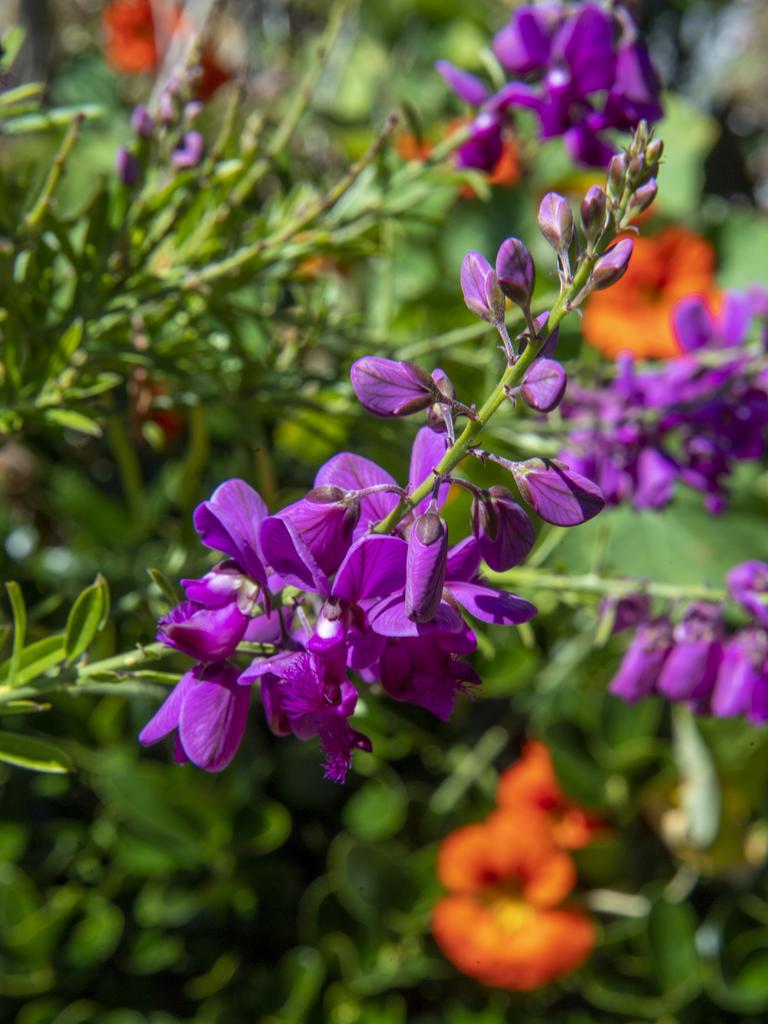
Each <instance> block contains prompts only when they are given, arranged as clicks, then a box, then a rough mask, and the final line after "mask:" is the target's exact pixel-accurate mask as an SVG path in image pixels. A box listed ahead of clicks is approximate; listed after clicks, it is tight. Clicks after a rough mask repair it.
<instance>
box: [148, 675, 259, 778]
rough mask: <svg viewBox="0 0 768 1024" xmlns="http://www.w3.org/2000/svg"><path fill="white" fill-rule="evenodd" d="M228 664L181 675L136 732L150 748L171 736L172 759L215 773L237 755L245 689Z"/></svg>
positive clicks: (247, 691)
mask: <svg viewBox="0 0 768 1024" xmlns="http://www.w3.org/2000/svg"><path fill="white" fill-rule="evenodd" d="M237 674H238V673H237V670H236V669H234V668H233V667H232V666H231V665H225V664H213V665H198V666H197V667H196V668H194V669H193V670H192V671H191V672H187V673H186V675H184V676H182V677H181V679H180V680H179V682H178V683H177V684H176V686H175V687H174V688H173V690H171V692H170V694H169V695H168V697H167V698H166V700H165V702H164V703H163V704H162V705H161V706H160V708H159V709H158V711H157V712H156V713H155V715H154V716H153V717H152V718H151V719H150V720H149V721H148V722H147V724H146V725H145V726H144V728H143V729H142V730H141V732H140V733H139V741H140V742H141V743H142V744H143V745H144V746H150V745H151V744H153V743H157V742H158V741H159V740H161V739H163V737H164V736H168V735H169V734H170V733H175V757H176V760H177V761H178V762H179V763H180V764H183V763H184V762H185V761H191V762H192V763H193V764H195V765H197V767H198V768H204V769H205V771H207V772H220V771H221V770H222V769H224V768H226V767H227V765H228V764H229V763H230V762H231V761H232V758H233V757H234V756H235V754H236V753H237V750H238V747H239V746H240V742H241V741H242V738H243V733H244V732H245V723H246V721H247V718H248V704H249V703H250V699H251V691H250V688H249V687H245V686H239V685H238V683H237Z"/></svg>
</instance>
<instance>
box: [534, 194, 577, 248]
mask: <svg viewBox="0 0 768 1024" xmlns="http://www.w3.org/2000/svg"><path fill="white" fill-rule="evenodd" d="M539 230H540V231H541V233H542V235H544V237H545V238H546V240H547V241H548V242H549V244H550V245H551V246H552V248H553V249H555V250H556V251H557V252H565V251H567V249H568V248H569V247H570V244H571V242H572V241H573V214H572V213H571V206H570V203H569V202H568V200H567V199H566V198H565V197H564V196H561V195H559V194H558V193H557V192H547V194H546V195H545V196H544V198H543V199H542V201H541V205H540V206H539Z"/></svg>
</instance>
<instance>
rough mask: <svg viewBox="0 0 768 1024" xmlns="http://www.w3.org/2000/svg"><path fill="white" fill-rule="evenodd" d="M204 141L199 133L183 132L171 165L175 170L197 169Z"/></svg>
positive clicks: (203, 148) (201, 157) (201, 156)
mask: <svg viewBox="0 0 768 1024" xmlns="http://www.w3.org/2000/svg"><path fill="white" fill-rule="evenodd" d="M204 150H205V140H204V139H203V136H202V135H201V134H200V132H185V133H184V135H183V136H182V139H181V142H180V143H179V145H178V146H177V147H176V149H174V151H173V154H172V156H171V163H172V164H173V166H174V168H175V169H176V170H184V169H186V168H188V167H197V165H198V164H199V163H200V161H201V160H202V159H203V152H204Z"/></svg>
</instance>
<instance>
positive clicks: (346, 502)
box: [278, 485, 360, 575]
mask: <svg viewBox="0 0 768 1024" xmlns="http://www.w3.org/2000/svg"><path fill="white" fill-rule="evenodd" d="M346 495H347V492H345V491H343V490H342V489H341V488H340V487H333V486H331V485H325V486H324V487H315V488H314V489H313V490H311V491H310V492H309V493H308V494H307V495H306V496H305V497H304V498H302V499H301V500H300V501H296V502H294V503H293V505H288V506H286V508H284V509H281V510H280V512H279V513H278V516H279V517H280V518H281V519H285V520H287V521H288V522H289V523H291V525H292V526H293V528H294V529H295V530H296V532H297V533H298V535H299V536H300V537H301V539H302V540H303V541H304V543H305V544H306V545H307V547H308V548H309V550H310V552H311V554H312V555H313V556H314V558H315V560H316V561H317V564H318V565H319V566H320V568H321V569H322V570H323V572H324V573H326V574H327V575H331V574H332V573H334V572H335V571H336V570H337V569H338V567H339V566H340V565H341V562H342V559H343V558H344V556H345V555H346V553H347V551H348V550H349V547H350V545H351V543H352V539H353V533H354V529H355V526H356V525H357V521H358V519H359V518H360V503H359V501H357V500H355V498H354V496H351V497H350V498H347V496H346Z"/></svg>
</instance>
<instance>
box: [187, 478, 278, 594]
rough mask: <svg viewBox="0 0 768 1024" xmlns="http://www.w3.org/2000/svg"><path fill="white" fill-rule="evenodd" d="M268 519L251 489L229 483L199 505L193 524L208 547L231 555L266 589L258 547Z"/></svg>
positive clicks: (264, 507) (246, 486) (193, 517)
mask: <svg viewBox="0 0 768 1024" xmlns="http://www.w3.org/2000/svg"><path fill="white" fill-rule="evenodd" d="M266 516H267V506H266V505H265V504H264V501H263V500H262V499H261V497H260V496H259V495H258V494H257V493H256V491H254V489H253V488H252V487H249V485H248V484H247V483H245V482H244V481H243V480H227V481H225V482H224V483H223V484H221V485H220V486H219V487H217V488H216V490H215V491H214V492H213V494H212V495H211V497H210V498H209V500H208V501H204V502H203V503H202V504H200V505H198V506H197V508H196V509H195V511H194V514H193V516H192V521H193V523H194V525H195V529H196V530H197V532H198V534H199V536H200V540H201V541H202V543H203V544H204V545H205V546H206V547H207V548H212V549H213V550H214V551H220V552H222V554H225V555H228V556H229V557H230V558H231V559H232V560H233V561H234V562H235V564H236V565H237V566H238V568H239V569H240V570H241V571H242V572H243V573H245V574H246V575H248V576H251V577H252V578H253V579H254V580H255V581H256V582H257V583H260V584H261V585H262V586H266V583H267V576H266V571H265V569H264V563H263V561H262V557H261V550H260V547H259V526H260V524H261V522H262V520H263V519H264V518H265V517H266Z"/></svg>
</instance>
